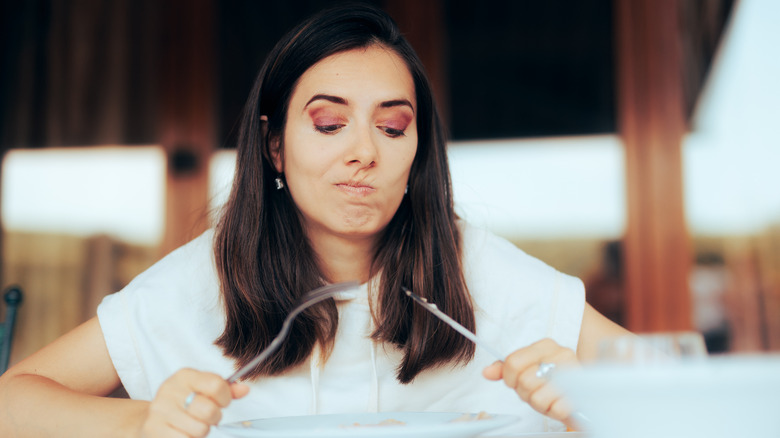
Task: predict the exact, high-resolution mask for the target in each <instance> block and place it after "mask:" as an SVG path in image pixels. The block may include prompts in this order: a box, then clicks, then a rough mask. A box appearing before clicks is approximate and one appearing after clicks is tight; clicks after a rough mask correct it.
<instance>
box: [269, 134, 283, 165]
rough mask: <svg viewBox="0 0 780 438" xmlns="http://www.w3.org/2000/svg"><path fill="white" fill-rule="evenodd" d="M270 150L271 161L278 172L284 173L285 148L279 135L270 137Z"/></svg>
mask: <svg viewBox="0 0 780 438" xmlns="http://www.w3.org/2000/svg"><path fill="white" fill-rule="evenodd" d="M268 150H269V151H270V152H271V162H272V163H274V168H275V169H276V172H277V173H284V148H283V147H282V141H281V139H280V138H279V137H278V136H274V137H271V138H269V139H268Z"/></svg>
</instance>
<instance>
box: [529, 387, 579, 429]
mask: <svg viewBox="0 0 780 438" xmlns="http://www.w3.org/2000/svg"><path fill="white" fill-rule="evenodd" d="M560 397H561V395H560V393H559V392H558V391H557V390H556V389H555V388H553V386H552V385H550V384H549V383H545V384H542V385H539V387H537V388H536V389H535V390H533V391H531V392H530V393H529V394H528V400H526V401H527V402H528V404H529V405H531V407H532V408H534V409H535V410H536V411H538V412H540V413H542V414H544V415H547V416H549V415H550V411H551V409H552V407H553V404H555V403H556V402H557V401H558V400H559V399H560ZM568 416H569V415H568V414H566V415H563V417H561V418H556V419H557V420H562V419H563V418H566V417H568Z"/></svg>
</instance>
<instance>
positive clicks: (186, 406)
mask: <svg viewBox="0 0 780 438" xmlns="http://www.w3.org/2000/svg"><path fill="white" fill-rule="evenodd" d="M193 401H195V391H192V392H191V393H190V395H188V396H187V398H185V399H184V410H185V411H186V410H187V409H189V407H190V405H191V404H192V402H193Z"/></svg>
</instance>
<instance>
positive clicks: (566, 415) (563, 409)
mask: <svg viewBox="0 0 780 438" xmlns="http://www.w3.org/2000/svg"><path fill="white" fill-rule="evenodd" d="M547 412H548V413H547V415H548V416H549V417H551V418H553V419H555V420H559V421H563V422H564V423H565V424H566V426H568V427H570V428H574V429H579V428H580V425H578V424H577V421H576V419H575V418H573V417H572V413H573V409H572V407H571V405H570V404H569V402H568V401H567V400H566V399H565V398H563V397H560V398H558V399H557V400H555V401H554V402H553V403H552V406H550V410H549V411H547Z"/></svg>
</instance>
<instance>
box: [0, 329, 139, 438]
mask: <svg viewBox="0 0 780 438" xmlns="http://www.w3.org/2000/svg"><path fill="white" fill-rule="evenodd" d="M119 384H120V381H119V377H118V376H117V374H116V371H115V370H114V367H113V364H112V363H111V359H110V357H109V355H108V350H107V348H106V345H105V341H104V340H103V334H102V331H101V329H100V325H99V324H98V321H97V318H93V319H91V320H89V321H87V322H86V323H84V324H82V325H81V326H79V327H77V328H75V329H74V330H73V331H71V332H69V333H67V334H66V335H64V336H63V337H61V338H60V339H58V340H57V341H55V342H54V343H52V344H51V345H49V346H47V347H45V348H44V349H42V350H41V351H39V352H38V353H36V354H34V355H32V356H30V357H28V358H27V359H25V360H24V361H22V362H20V363H19V364H17V365H16V366H14V367H12V368H11V369H9V370H8V371H7V372H6V373H5V374H3V375H2V376H1V377H0V435H1V436H4V437H6V436H7V437H24V436H30V437H34V436H60V437H70V436H73V437H89V436H96V437H97V436H105V437H107V436H139V431H140V426H141V423H142V421H143V418H144V416H145V415H146V410H147V408H148V406H149V403H148V402H142V401H135V400H127V399H109V398H105V396H106V395H108V394H110V393H111V392H112V391H113V390H114V389H116V388H117V387H118V386H119Z"/></svg>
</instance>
